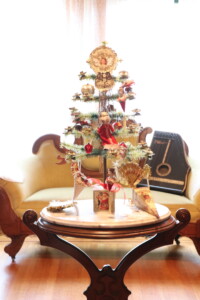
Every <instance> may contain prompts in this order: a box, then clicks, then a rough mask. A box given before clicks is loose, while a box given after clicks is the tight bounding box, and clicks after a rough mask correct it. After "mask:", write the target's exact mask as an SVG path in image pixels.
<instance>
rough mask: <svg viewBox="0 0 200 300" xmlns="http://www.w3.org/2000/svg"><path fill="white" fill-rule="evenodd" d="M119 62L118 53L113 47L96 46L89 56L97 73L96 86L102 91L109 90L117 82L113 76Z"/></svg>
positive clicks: (89, 61) (91, 65)
mask: <svg viewBox="0 0 200 300" xmlns="http://www.w3.org/2000/svg"><path fill="white" fill-rule="evenodd" d="M117 62H118V58H117V54H116V53H115V51H113V50H112V49H111V48H108V47H106V46H104V45H103V46H100V47H97V48H95V49H94V50H93V51H92V52H91V54H90V57H89V60H88V63H89V64H90V67H91V69H92V70H93V71H94V72H95V73H96V74H97V76H96V80H95V86H96V88H97V89H99V90H100V91H109V90H110V89H112V87H113V86H114V84H115V82H114V80H113V78H112V76H111V73H112V71H113V70H115V69H116V66H117Z"/></svg>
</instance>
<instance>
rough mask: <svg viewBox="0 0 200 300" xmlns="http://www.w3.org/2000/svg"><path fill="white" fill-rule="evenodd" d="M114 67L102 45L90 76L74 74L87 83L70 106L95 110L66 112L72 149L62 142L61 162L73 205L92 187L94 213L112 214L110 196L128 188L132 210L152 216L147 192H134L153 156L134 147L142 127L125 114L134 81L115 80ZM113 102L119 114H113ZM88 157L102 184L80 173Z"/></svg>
mask: <svg viewBox="0 0 200 300" xmlns="http://www.w3.org/2000/svg"><path fill="white" fill-rule="evenodd" d="M119 62H120V60H119V59H118V57H117V54H116V53H115V51H113V50H112V49H111V48H109V47H107V46H106V43H102V46H100V47H97V48H96V49H94V50H93V51H92V52H91V54H90V56H89V59H88V61H87V63H88V64H89V66H90V68H91V69H92V70H93V71H94V73H92V74H88V73H86V72H83V71H81V72H80V74H79V79H80V80H81V81H85V82H86V83H85V84H83V86H82V88H81V93H79V92H77V93H75V94H74V96H73V101H74V102H76V103H77V102H78V101H79V102H85V103H87V104H88V110H89V108H90V103H91V102H95V103H97V107H98V108H97V111H94V112H88V113H83V112H81V111H80V110H79V109H77V108H76V107H75V106H74V107H70V108H69V109H70V111H71V116H72V119H73V126H68V127H67V128H66V129H65V132H64V136H65V137H67V136H68V135H73V136H74V140H75V143H73V144H71V143H67V142H66V141H67V139H66V140H65V139H64V140H63V142H62V143H61V147H62V148H64V150H65V159H64V162H67V163H70V164H71V171H72V175H73V176H74V197H73V200H75V199H77V197H78V196H79V194H80V193H81V191H82V190H83V189H84V187H86V186H90V187H91V188H94V187H95V189H96V191H95V192H96V194H94V198H95V199H96V200H95V199H94V200H95V202H94V211H101V210H102V211H106V210H108V211H110V212H114V201H115V200H114V199H115V197H114V196H115V194H116V193H117V191H118V190H119V189H120V188H122V187H124V186H127V187H130V188H132V189H133V190H135V195H136V197H134V198H135V200H136V201H135V204H136V205H137V206H138V207H139V208H140V209H143V210H146V211H148V212H149V213H151V214H153V215H155V216H157V212H156V207H155V205H154V202H153V200H152V199H151V196H150V191H149V190H148V188H138V187H137V185H138V183H139V182H140V181H141V180H142V179H144V178H146V179H148V176H149V174H150V167H149V165H148V164H147V163H146V162H147V159H148V158H150V157H151V156H152V151H151V150H150V148H149V147H148V146H147V144H146V142H142V143H139V142H138V137H139V134H140V132H141V130H142V127H141V124H140V123H138V122H136V117H137V116H138V115H140V110H139V109H133V110H131V111H129V112H126V103H127V101H132V100H134V99H135V93H134V92H133V90H132V89H133V85H134V81H133V80H130V79H129V75H128V72H127V71H120V72H119V74H118V76H115V75H114V74H113V71H115V69H116V67H117V64H118V63H119ZM91 81H92V83H93V84H91V83H90V82H91ZM117 102H119V103H120V106H119V107H121V111H116V108H115V104H116V103H117ZM78 106H79V107H81V106H80V104H79V105H78ZM77 141H79V142H78V144H77ZM90 157H98V158H100V159H99V164H100V169H102V170H103V172H102V174H103V176H102V178H99V179H96V178H91V177H88V176H86V175H85V174H84V173H83V172H82V168H81V165H82V161H84V160H85V159H88V158H90ZM110 199H112V203H111V202H110ZM141 203H142V205H141ZM157 217H158V216H157Z"/></svg>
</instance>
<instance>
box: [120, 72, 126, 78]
mask: <svg viewBox="0 0 200 300" xmlns="http://www.w3.org/2000/svg"><path fill="white" fill-rule="evenodd" d="M119 78H120V79H128V72H127V71H120V72H119Z"/></svg>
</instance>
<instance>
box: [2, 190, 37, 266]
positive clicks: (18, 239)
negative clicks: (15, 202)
mask: <svg viewBox="0 0 200 300" xmlns="http://www.w3.org/2000/svg"><path fill="white" fill-rule="evenodd" d="M0 206H1V210H0V227H1V229H2V231H3V233H4V234H5V235H6V236H8V237H9V238H11V243H10V244H8V245H7V246H6V247H5V248H4V250H5V252H6V253H8V254H9V255H10V256H11V258H12V260H13V261H14V259H15V256H16V254H17V253H18V251H19V250H20V249H21V247H22V245H23V242H24V239H25V238H26V237H27V236H28V235H32V234H33V232H32V231H31V230H30V229H29V228H28V227H27V226H26V225H25V224H24V223H23V221H22V220H21V219H20V218H19V217H18V216H17V215H16V214H15V212H14V211H13V209H12V207H11V204H10V200H9V198H8V196H7V194H6V192H5V191H4V189H3V188H0Z"/></svg>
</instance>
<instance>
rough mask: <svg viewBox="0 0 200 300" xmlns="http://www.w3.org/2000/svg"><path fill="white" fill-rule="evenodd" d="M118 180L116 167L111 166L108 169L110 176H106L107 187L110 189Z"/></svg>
mask: <svg viewBox="0 0 200 300" xmlns="http://www.w3.org/2000/svg"><path fill="white" fill-rule="evenodd" d="M115 182H116V174H115V169H114V168H110V169H108V177H107V178H106V181H105V183H106V185H107V189H108V190H109V191H110V190H111V188H112V186H113V184H114V183H115Z"/></svg>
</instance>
